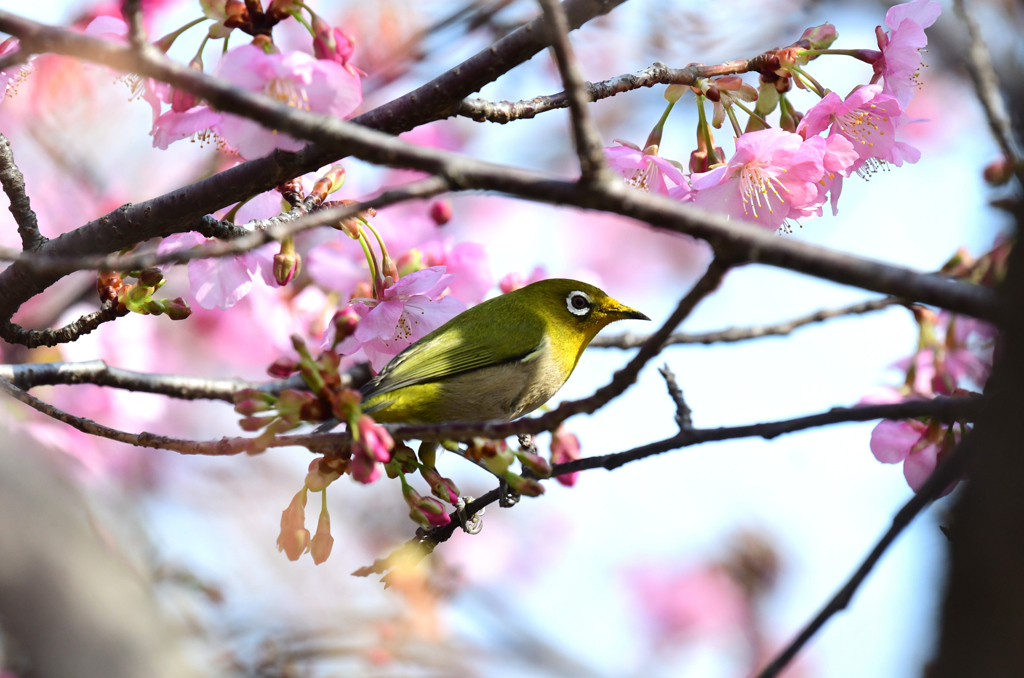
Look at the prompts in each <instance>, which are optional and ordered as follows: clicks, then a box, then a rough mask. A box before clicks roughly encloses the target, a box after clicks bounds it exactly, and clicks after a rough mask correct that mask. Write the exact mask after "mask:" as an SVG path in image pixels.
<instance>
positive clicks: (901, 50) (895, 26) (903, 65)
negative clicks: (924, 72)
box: [872, 0, 942, 107]
mask: <svg viewBox="0 0 1024 678" xmlns="http://www.w3.org/2000/svg"><path fill="white" fill-rule="evenodd" d="M940 14H942V7H941V6H940V5H939V3H937V2H932V1H931V0H914V1H913V2H908V3H904V4H902V5H896V6H895V7H891V8H890V9H889V11H888V12H886V14H885V25H886V26H888V27H889V28H890V32H889V33H886V32H884V31H883V30H882V27H881V26H878V27H876V28H875V37H876V38H877V40H878V49H880V50H881V51H882V55H881V57H880V58H879V59H878V60H877V61H875V62H874V64H873V67H874V70H875V75H874V78H872V83H875V82H878V80H879V79H884V82H885V86H884V89H883V90H882V91H883V92H885V93H886V94H889V95H891V96H893V97H895V99H896V100H897V101H898V102H899V104H900V106H903V107H906V105H907V104H908V103H909V102H910V99H911V98H913V96H914V90H915V89H916V88H917V86H918V76H919V74H920V70H921V54H920V50H921V49H923V48H924V47H925V46H926V45H927V44H928V37H927V36H926V35H925V32H924V29H926V28H928V27H929V26H931V25H932V24H934V23H935V21H936V19H938V18H939V15H940Z"/></svg>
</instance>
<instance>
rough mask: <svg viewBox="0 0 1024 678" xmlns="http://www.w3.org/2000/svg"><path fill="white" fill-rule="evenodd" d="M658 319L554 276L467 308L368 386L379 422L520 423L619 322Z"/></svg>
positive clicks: (369, 406) (369, 409)
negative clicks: (599, 337) (605, 330)
mask: <svg viewBox="0 0 1024 678" xmlns="http://www.w3.org/2000/svg"><path fill="white" fill-rule="evenodd" d="M627 319H635V320H650V318H648V317H647V316H646V315H644V314H643V313H641V312H640V311H637V310H635V309H633V308H630V307H629V306H626V305H624V304H622V303H621V302H619V301H616V300H615V299H613V298H611V297H610V296H608V295H607V294H606V293H605V292H603V291H602V290H600V289H598V288H597V287H595V286H593V285H589V284H587V283H584V282H579V281H577V280H568V279H562V278H551V279H547V280H541V281H538V282H535V283H532V284H530V285H526V286H525V287H522V288H520V289H518V290H514V291H512V292H508V293H506V294H503V295H501V296H498V297H494V298H493V299H489V300H487V301H484V302H482V303H480V304H477V305H476V306H473V307H472V308H470V309H468V310H466V311H464V312H462V313H460V314H459V315H457V316H455V317H454V318H452V319H451V320H449V321H448V322H446V323H445V324H444V325H442V326H441V327H439V328H437V329H436V330H434V331H433V332H431V333H429V334H427V335H425V336H424V337H422V338H420V339H419V340H418V341H416V342H415V343H413V344H412V345H410V346H409V347H408V348H406V349H405V350H403V351H402V352H401V353H399V354H398V355H396V356H395V357H394V358H393V359H392V360H391V362H389V363H388V364H387V365H385V366H384V368H383V369H382V370H381V371H380V373H379V374H377V376H376V377H374V378H373V379H371V380H370V381H369V382H368V383H367V384H366V385H365V386H363V388H362V389H361V392H362V396H363V412H364V413H365V414H369V415H371V416H372V417H373V418H374V419H375V420H376V421H379V422H383V423H402V424H440V423H444V422H450V421H490V420H512V419H516V418H518V417H521V416H522V415H524V414H528V413H530V412H532V411H533V410H535V409H537V408H538V407H540V406H541V405H543V404H544V403H546V402H547V401H548V400H549V399H551V397H552V396H554V395H555V393H557V392H558V390H559V389H560V388H561V387H562V384H564V383H565V381H566V380H567V379H568V378H569V375H571V374H572V372H573V370H574V369H575V367H576V364H577V363H578V362H579V359H580V356H581V355H582V354H583V350H584V349H585V348H586V347H587V345H588V344H590V342H591V340H593V338H594V337H595V336H596V335H597V333H598V332H600V331H601V330H602V329H603V328H604V327H605V326H607V325H608V324H609V323H612V322H615V321H617V320H627Z"/></svg>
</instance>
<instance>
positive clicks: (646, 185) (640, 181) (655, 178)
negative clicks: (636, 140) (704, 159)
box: [604, 145, 686, 195]
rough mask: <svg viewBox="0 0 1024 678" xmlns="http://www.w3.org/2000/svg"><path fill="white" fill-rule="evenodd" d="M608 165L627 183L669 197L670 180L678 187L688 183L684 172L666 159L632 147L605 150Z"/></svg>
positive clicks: (621, 146)
mask: <svg viewBox="0 0 1024 678" xmlns="http://www.w3.org/2000/svg"><path fill="white" fill-rule="evenodd" d="M604 154H605V155H606V156H607V157H608V165H609V166H610V167H611V168H612V169H614V170H615V171H616V172H618V173H619V174H621V175H622V176H623V177H625V179H626V183H628V184H629V185H630V186H635V187H636V188H639V189H641V190H643V191H650V192H652V193H660V194H661V195H668V191H669V188H670V187H669V185H668V183H667V182H666V181H665V180H666V179H668V180H669V181H671V182H672V183H673V185H675V186H678V185H680V184H683V183H685V182H686V179H685V178H684V177H683V172H682V170H680V169H679V168H678V167H676V166H675V165H673V164H672V163H671V162H669V161H668V160H666V159H665V158H661V157H658V156H657V155H656V154H653V153H644V152H643V151H641V150H640V149H637V148H633V147H631V146H625V145H620V146H611V147H609V148H606V149H604Z"/></svg>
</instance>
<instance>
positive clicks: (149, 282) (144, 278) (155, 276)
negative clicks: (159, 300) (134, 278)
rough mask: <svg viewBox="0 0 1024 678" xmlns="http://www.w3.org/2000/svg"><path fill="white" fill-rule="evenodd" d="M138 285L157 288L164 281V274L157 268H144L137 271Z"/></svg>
mask: <svg viewBox="0 0 1024 678" xmlns="http://www.w3.org/2000/svg"><path fill="white" fill-rule="evenodd" d="M138 278H139V284H140V285H145V286H146V287H159V286H160V283H162V282H163V281H164V272H163V271H161V270H160V269H159V268H146V269H143V270H141V271H139V275H138Z"/></svg>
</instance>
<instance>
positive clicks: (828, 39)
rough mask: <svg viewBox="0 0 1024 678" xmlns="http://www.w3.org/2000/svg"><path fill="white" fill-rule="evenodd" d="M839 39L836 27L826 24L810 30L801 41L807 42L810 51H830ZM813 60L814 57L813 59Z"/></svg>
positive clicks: (801, 37)
mask: <svg viewBox="0 0 1024 678" xmlns="http://www.w3.org/2000/svg"><path fill="white" fill-rule="evenodd" d="M838 37H839V32H838V31H837V30H836V27H835V26H833V25H832V24H830V23H828V22H826V23H823V24H822V25H820V26H814V27H813V28H808V29H807V30H805V31H804V32H803V35H801V36H800V40H801V41H803V40H806V41H807V46H808V47H809V48H810V49H828V48H829V47H831V46H832V43H833V42H835V41H836V38H838ZM812 58H813V57H812Z"/></svg>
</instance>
